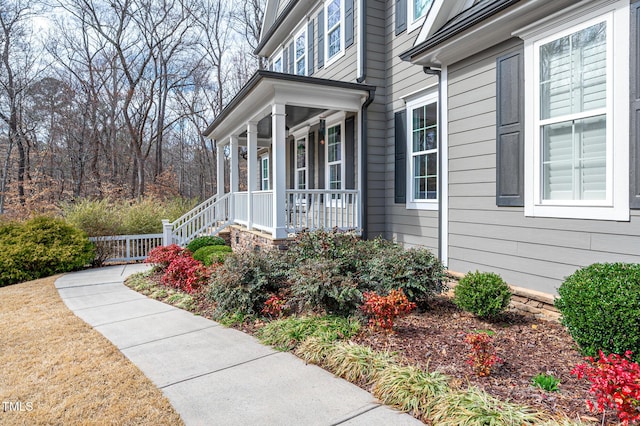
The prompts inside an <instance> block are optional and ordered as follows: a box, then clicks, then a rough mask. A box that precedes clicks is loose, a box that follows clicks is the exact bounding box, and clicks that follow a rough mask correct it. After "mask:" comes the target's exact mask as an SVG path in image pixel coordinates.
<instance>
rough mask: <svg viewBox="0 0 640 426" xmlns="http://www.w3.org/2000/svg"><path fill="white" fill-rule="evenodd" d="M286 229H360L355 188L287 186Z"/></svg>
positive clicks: (293, 230) (358, 204)
mask: <svg viewBox="0 0 640 426" xmlns="http://www.w3.org/2000/svg"><path fill="white" fill-rule="evenodd" d="M286 194H287V197H286V203H287V205H286V209H287V231H288V232H299V231H301V230H303V229H308V230H314V229H333V228H338V229H343V230H346V229H353V230H356V231H360V197H359V193H358V191H357V190H324V189H316V190H287V193H286Z"/></svg>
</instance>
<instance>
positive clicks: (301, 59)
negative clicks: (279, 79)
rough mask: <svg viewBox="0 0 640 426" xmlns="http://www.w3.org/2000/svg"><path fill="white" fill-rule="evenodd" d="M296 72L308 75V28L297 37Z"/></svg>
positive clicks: (295, 48)
mask: <svg viewBox="0 0 640 426" xmlns="http://www.w3.org/2000/svg"><path fill="white" fill-rule="evenodd" d="M294 43H295V47H294V50H295V53H294V54H295V70H296V74H298V75H306V74H307V61H306V58H307V28H306V26H305V27H304V28H303V29H302V31H300V32H299V33H298V34H297V35H296V37H295V41H294Z"/></svg>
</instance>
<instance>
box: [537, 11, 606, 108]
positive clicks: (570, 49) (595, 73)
mask: <svg viewBox="0 0 640 426" xmlns="http://www.w3.org/2000/svg"><path fill="white" fill-rule="evenodd" d="M606 65H607V52H606V23H605V22H601V23H598V24H596V25H593V26H591V27H588V28H585V29H584V30H581V31H578V32H576V33H573V34H571V35H568V36H566V37H562V38H559V39H557V40H554V41H552V42H550V43H547V44H544V45H542V46H540V118H541V119H547V118H554V117H559V116H562V115H566V114H574V113H579V112H584V111H590V110H593V109H597V108H604V107H606V93H607V90H606V89H607V87H606V83H607V78H606V77H607V76H606Z"/></svg>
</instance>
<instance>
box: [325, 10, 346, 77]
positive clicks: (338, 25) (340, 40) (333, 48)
mask: <svg viewBox="0 0 640 426" xmlns="http://www.w3.org/2000/svg"><path fill="white" fill-rule="evenodd" d="M324 7H325V12H324V16H325V28H326V35H325V37H324V43H325V46H324V51H325V62H326V63H327V65H329V64H330V63H332V62H333V61H335V60H337V59H338V58H339V57H341V56H342V55H344V0H327V2H326V3H325V6H324Z"/></svg>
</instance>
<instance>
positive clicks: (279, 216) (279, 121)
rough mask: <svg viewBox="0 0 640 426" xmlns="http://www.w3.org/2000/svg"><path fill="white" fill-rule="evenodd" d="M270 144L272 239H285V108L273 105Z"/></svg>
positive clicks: (280, 105)
mask: <svg viewBox="0 0 640 426" xmlns="http://www.w3.org/2000/svg"><path fill="white" fill-rule="evenodd" d="M271 135H272V136H271V137H272V140H271V144H272V147H273V154H272V156H273V167H272V168H271V169H272V171H273V238H277V239H280V238H286V237H287V230H286V229H285V226H286V219H287V216H286V212H285V204H286V203H285V201H286V192H285V191H286V188H287V173H286V171H287V158H286V147H287V141H286V139H285V138H286V123H285V107H284V105H282V104H274V105H273V106H272V107H271Z"/></svg>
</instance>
